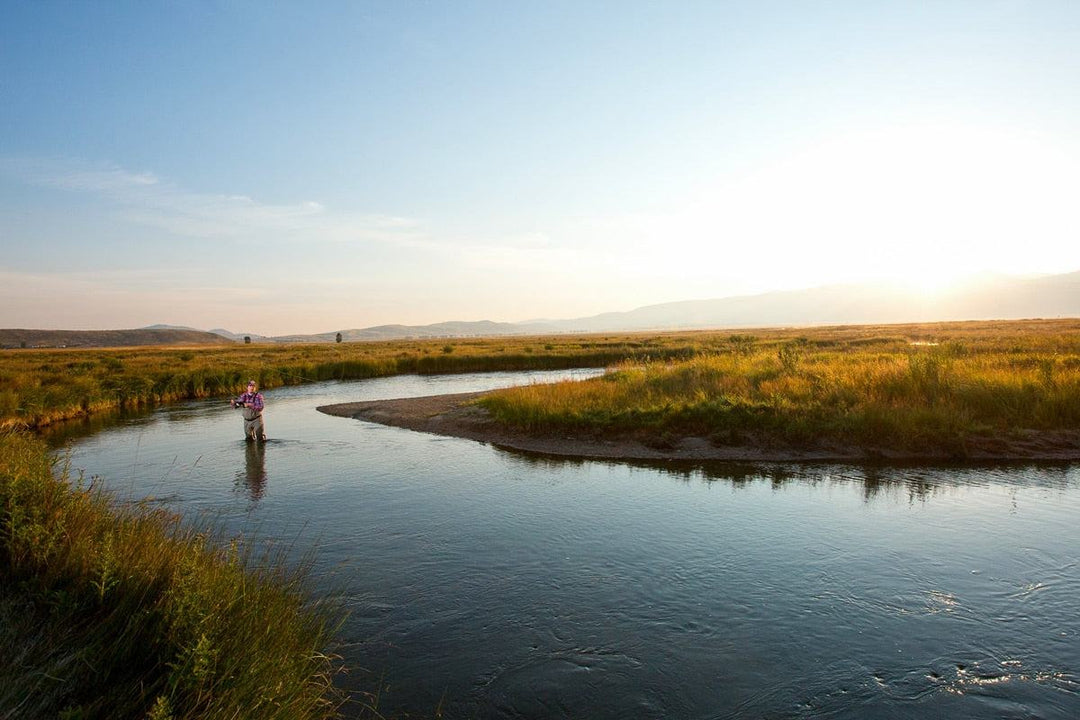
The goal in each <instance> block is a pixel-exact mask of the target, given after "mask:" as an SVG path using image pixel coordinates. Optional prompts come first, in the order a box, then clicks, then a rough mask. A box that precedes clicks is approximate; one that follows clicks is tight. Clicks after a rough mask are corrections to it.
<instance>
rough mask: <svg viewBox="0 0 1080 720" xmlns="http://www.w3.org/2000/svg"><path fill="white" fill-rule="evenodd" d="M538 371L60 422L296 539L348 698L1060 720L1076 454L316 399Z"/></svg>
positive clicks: (278, 394) (1072, 676) (1073, 641)
mask: <svg viewBox="0 0 1080 720" xmlns="http://www.w3.org/2000/svg"><path fill="white" fill-rule="evenodd" d="M554 377H556V375H553V374H550V373H513V374H509V373H507V374H504V373H498V374H485V375H472V376H451V377H396V378H387V379H380V380H371V381H362V382H349V383H322V384H317V385H308V386H303V387H294V388H284V389H278V390H272V391H270V392H267V393H266V399H267V405H268V408H267V414H266V420H267V431H268V434H269V435H270V436H271V438H272V439H271V441H270V442H268V443H267V444H266V445H265V447H262V448H260V447H259V446H253V445H248V444H245V443H244V442H243V440H242V427H241V420H240V417H239V414H238V412H237V411H234V410H232V409H231V408H229V406H228V405H227V404H226V403H224V402H221V401H216V402H196V403H189V404H184V405H177V406H171V407H169V408H167V409H164V410H161V411H159V412H157V413H154V414H152V415H149V416H143V417H141V418H134V419H128V420H123V421H119V422H117V423H116V424H114V425H112V426H110V427H108V428H105V429H104V430H101V431H99V432H96V433H95V434H93V435H90V436H88V437H83V438H74V437H73V438H70V439H68V440H67V441H66V444H67V446H68V447H70V448H71V455H72V467H73V468H75V469H76V470H77V471H80V470H81V471H82V472H83V473H84V474H85V475H86V477H91V476H97V477H100V478H101V480H102V481H103V482H104V483H105V484H106V485H107V486H108V487H110V488H111V489H113V490H116V491H118V492H119V493H121V494H123V495H134V496H137V497H144V496H148V495H149V496H154V497H155V498H157V499H158V501H160V502H162V503H164V504H166V505H167V506H169V507H172V508H174V509H177V510H181V511H184V512H186V513H189V514H193V515H195V514H207V515H209V516H210V517H211V518H213V519H214V520H215V521H216V522H218V523H219V524H221V525H223V526H224V527H225V528H226V530H228V531H229V532H233V533H237V532H243V533H245V534H247V535H253V534H254V535H256V536H257V537H259V538H261V539H262V540H270V541H274V540H278V541H284V542H286V543H289V544H291V546H292V547H293V548H294V550H295V552H296V553H297V554H300V553H303V552H304V551H305V550H307V549H310V548H311V547H313V546H317V548H318V550H317V567H316V571H315V574H316V576H317V578H318V579H319V580H318V582H319V584H320V586H321V589H322V590H323V591H324V592H332V593H334V594H335V595H338V596H340V597H342V599H343V602H344V603H345V605H346V606H347V607H348V609H349V611H350V616H349V620H348V622H347V624H346V625H345V627H344V630H343V640H344V642H345V643H346V644H345V648H344V651H343V654H344V655H345V657H346V659H347V661H348V663H349V665H350V666H352V668H353V670H352V671H351V672H350V674H349V675H348V677H347V678H346V679H345V680H344V684H345V685H346V686H347V687H348V688H349V689H350V690H353V691H357V693H358V694H359V693H360V692H374V691H375V690H376V689H378V690H379V691H380V700H379V708H380V710H381V711H382V712H383V713H384V714H387V715H390V714H400V713H415V714H419V715H427V716H433V715H434V714H435V712H436V710H437V709H439V708H441V711H442V713H443V716H444V717H447V718H467V717H479V718H549V717H550V718H759V717H769V718H804V717H805V718H911V717H957V718H959V717H963V718H1013V717H1015V718H1021V717H1039V718H1076V717H1080V564H1078V563H1080V560H1078V553H1077V550H1078V548H1080V466H1076V465H1038V466H1033V465H1016V466H1009V467H986V468H970V467H962V468H925V467H906V468H880V467H878V468H863V467H852V466H840V465H813V466H805V465H803V466H796V465H791V466H787V465H762V466H755V467H745V466H736V465H731V464H707V465H701V464H698V465H655V466H642V465H633V464H623V463H609V462H577V461H566V460H554V459H545V458H538V457H531V456H525V455H521V454H515V453H511V452H507V451H503V450H499V449H497V448H494V447H491V446H488V445H484V444H481V443H476V442H471V441H468V440H458V439H448V438H441V437H436V436H432V435H424V434H420V433H415V432H410V431H407V430H401V429H396V428H388V427H383V426H380V425H373V424H369V423H363V422H360V421H356V420H349V419H343V418H333V417H329V416H325V415H322V414H320V413H318V412H316V411H315V407H316V406H318V405H323V404H328V403H335V402H347V401H353V400H369V399H379V398H391V397H408V396H418V395H432V394H440V393H449V392H464V391H470V390H482V389H487V388H493V387H497V386H504V385H509V384H520V383H527V382H536V381H547V380H550V379H553V378H554Z"/></svg>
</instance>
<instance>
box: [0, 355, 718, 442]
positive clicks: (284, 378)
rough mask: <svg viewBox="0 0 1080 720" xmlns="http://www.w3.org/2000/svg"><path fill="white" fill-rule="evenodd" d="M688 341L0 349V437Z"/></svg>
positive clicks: (577, 360) (583, 361) (551, 364)
mask: <svg viewBox="0 0 1080 720" xmlns="http://www.w3.org/2000/svg"><path fill="white" fill-rule="evenodd" d="M702 341H704V337H703V338H700V339H699V338H698V337H697V336H695V335H663V336H618V337H612V336H607V337H605V336H580V337H579V336H562V337H550V338H544V337H529V338H510V339H504V338H499V339H453V340H426V341H401V342H377V343H342V344H322V345H268V344H252V345H235V346H225V347H222V346H218V345H215V346H204V347H165V348H162V347H146V348H97V349H56V350H0V429H4V428H8V429H10V428H24V429H35V428H40V427H43V426H45V425H49V424H51V423H55V422H58V421H61V420H67V419H71V418H76V417H82V416H87V415H93V414H100V413H106V412H115V411H119V410H132V409H139V408H147V407H152V406H155V405H159V404H162V403H168V402H171V401H175V400H185V399H197V398H209V397H226V396H229V395H236V394H239V393H240V392H242V391H243V389H244V386H245V385H246V384H247V381H248V380H249V379H255V380H256V381H257V382H258V383H259V387H260V388H261V389H263V390H267V389H272V388H275V387H280V386H283V385H296V384H300V383H306V382H318V381H322V380H358V379H364V378H373V377H382V376H387V375H398V374H407V373H418V374H428V373H464V372H484V371H495V370H547V369H565V368H572V367H605V366H607V365H610V364H613V363H617V362H621V361H623V360H625V359H627V358H635V357H646V356H648V357H655V358H664V359H674V358H677V357H690V356H693V355H695V354H697V353H698V352H700V351H701V350H702V349H703V348H702V347H701V346H700V345H699V343H701V342H702Z"/></svg>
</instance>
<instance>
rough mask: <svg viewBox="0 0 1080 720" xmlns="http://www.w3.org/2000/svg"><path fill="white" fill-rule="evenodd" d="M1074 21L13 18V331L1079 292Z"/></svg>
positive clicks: (874, 8) (84, 9) (182, 12)
mask: <svg viewBox="0 0 1080 720" xmlns="http://www.w3.org/2000/svg"><path fill="white" fill-rule="evenodd" d="M1078 161H1080V3H1075V2H1050V1H1047V2H1034V1H1032V2H1026V1H1022V0H1001V1H995V0H972V1H969V2H953V1H949V0H935V1H933V2H930V1H927V2H874V1H873V0H853V1H851V2H842V1H834V2H814V1H812V0H810V1H805V2H769V1H768V0H765V1H763V2H750V1H746V2H719V1H716V2H677V1H672V2H632V1H629V0H628V1H623V2H588V1H584V0H578V1H576V2H543V3H535V2H530V3H526V2H408V1H407V0H401V1H400V2H378V3H366V2H342V3H334V2H318V3H284V2H277V3H262V2H232V1H230V2H225V1H222V2H209V1H204V2H196V1H194V0H192V1H190V2H130V3H118V2H117V3H106V2H101V3H77V2H33V3H23V2H13V1H11V0H0V251H2V254H0V326H2V327H41V328H71V329H90V328H120V327H139V326H144V325H148V324H152V323H159V322H160V323H171V324H179V325H190V326H194V327H200V328H210V327H225V328H229V329H232V330H237V331H244V332H257V333H264V334H283V333H294V332H322V331H330V330H335V329H343V328H352V327H365V326H369V325H376V324H382V323H395V322H401V323H428V322H438V321H442V320H452V319H456V320H478V319H491V320H500V321H518V320H526V319H533V318H544V317H552V318H565V317H576V316H583V315H590V314H594V313H598V312H603V311H610V310H629V309H632V308H634V307H639V306H641V305H646V304H651V303H657V302H666V301H674V300H686V299H695V298H709V297H724V296H728V295H735V294H745V293H755V292H763V291H768V290H772V289H783V288H793V287H810V286H816V285H822V284H828V283H834V282H867V281H868V282H903V283H912V284H915V285H917V286H921V287H926V288H928V289H929V288H939V287H943V286H946V285H947V284H948V283H949V282H953V281H955V280H956V279H957V278H958V277H961V276H965V275H968V274H972V273H976V272H985V271H991V272H1006V273H1052V272H1071V271H1074V270H1080V242H1078V240H1080V238H1078V230H1080V219H1078V217H1077V213H1076V212H1075V209H1074V208H1075V202H1076V201H1075V198H1076V197H1078V196H1080V192H1078V191H1080V171H1078V168H1080V162H1078Z"/></svg>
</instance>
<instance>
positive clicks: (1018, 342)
mask: <svg viewBox="0 0 1080 720" xmlns="http://www.w3.org/2000/svg"><path fill="white" fill-rule="evenodd" d="M868 330H869V329H868V328H863V329H861V331H856V329H854V328H825V329H817V330H800V331H796V332H786V333H785V332H783V331H773V332H771V333H770V334H769V335H767V336H759V337H754V338H748V337H747V336H746V335H739V336H735V339H734V340H729V343H728V347H727V348H726V349H724V350H721V351H708V352H703V353H702V354H699V355H697V356H695V357H693V358H690V359H686V360H677V361H670V362H668V361H652V362H638V361H632V362H627V363H624V364H622V365H620V366H617V367H615V368H613V369H612V370H611V371H610V372H608V373H607V374H606V375H605V376H603V377H600V378H596V379H593V380H589V381H585V382H580V383H572V382H567V383H559V384H556V385H546V386H541V385H536V386H530V387H519V388H511V389H507V390H503V391H499V392H497V393H495V394H493V395H491V396H489V397H487V398H486V399H484V400H483V404H484V405H485V407H487V408H488V409H489V410H490V411H491V412H492V413H493V414H494V416H495V417H496V419H499V420H501V421H503V422H506V423H509V424H513V425H516V426H518V427H521V428H525V429H529V430H534V431H535V430H550V429H553V428H577V429H585V430H591V431H596V432H627V431H647V432H651V433H654V434H657V433H676V434H698V435H705V436H710V437H712V438H713V439H714V440H716V441H719V442H725V443H738V442H740V441H750V440H754V441H759V440H761V438H762V436H767V437H774V438H778V439H782V440H785V441H788V442H794V443H802V444H805V443H823V442H856V443H862V444H880V445H888V446H891V447H897V448H904V449H912V448H932V449H946V450H950V449H956V448H958V447H961V446H962V445H963V443H964V442H965V441H966V440H968V439H970V438H973V437H977V436H989V435H1001V434H1008V433H1013V432H1016V431H1019V430H1051V431H1052V430H1067V429H1075V428H1078V427H1080V332H1078V331H1080V323H1077V322H1076V321H1038V322H1035V321H1033V322H1012V323H956V324H940V325H930V326H926V325H913V326H891V327H883V328H879V329H878V330H879V331H881V332H880V333H877V334H875V333H872V332H867V331H868ZM714 347H715V344H714Z"/></svg>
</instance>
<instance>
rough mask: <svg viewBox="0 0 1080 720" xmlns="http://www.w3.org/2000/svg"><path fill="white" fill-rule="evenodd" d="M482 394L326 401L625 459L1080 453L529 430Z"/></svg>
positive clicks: (1023, 442) (1073, 445)
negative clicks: (502, 417) (724, 441)
mask: <svg viewBox="0 0 1080 720" xmlns="http://www.w3.org/2000/svg"><path fill="white" fill-rule="evenodd" d="M482 394H483V393H459V394H456V395H433V396H428V397H419V398H404V399H398V400H369V401H366V402H354V403H340V404H337V405H324V406H322V407H320V408H318V410H319V411H320V412H323V413H326V414H327V415H335V416H338V417H350V418H356V419H358V420H366V421H368V422H375V423H380V424H382V425H391V426H393V427H400V428H407V429H409V430H417V431H419V432H426V433H433V434H436V435H446V436H450V437H460V438H468V439H470V440H477V441H479V442H485V443H491V444H492V445H496V446H499V447H504V448H510V449H514V450H522V451H525V452H534V453H543V454H546V455H562V456H569V457H581V458H607V459H622V460H739V461H761V462H767V461H777V462H792V461H796V462H797V461H867V460H904V461H910V460H928V461H929V460H952V459H958V457H959V458H961V459H966V460H1058V461H1060V460H1080V431H1061V432H1055V433H1025V434H1022V435H1020V436H1018V437H1010V438H980V439H978V440H974V441H972V442H970V443H969V444H968V446H967V447H966V448H965V449H964V452H963V453H962V454H960V455H959V456H958V455H957V454H951V455H950V454H947V453H941V452H912V451H910V450H895V449H889V448H882V447H859V446H853V445H846V446H845V445H828V444H822V445H821V446H818V447H809V448H806V447H793V446H790V445H785V444H782V443H777V442H769V441H764V440H763V441H759V442H747V443H745V444H740V445H719V444H716V443H715V442H714V441H712V440H710V439H709V438H704V437H679V438H663V439H657V438H649V437H645V436H641V437H630V436H625V437H622V436H620V437H611V436H590V435H588V434H580V433H579V434H568V433H566V432H561V433H544V434H538V433H525V432H522V431H520V430H516V429H514V428H511V427H507V426H505V425H502V424H500V423H497V422H495V421H494V420H492V418H491V416H490V415H489V414H488V412H487V411H486V410H485V409H483V408H481V407H479V406H477V405H475V404H474V403H473V401H474V400H475V399H476V398H478V397H480V396H481V395H482Z"/></svg>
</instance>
